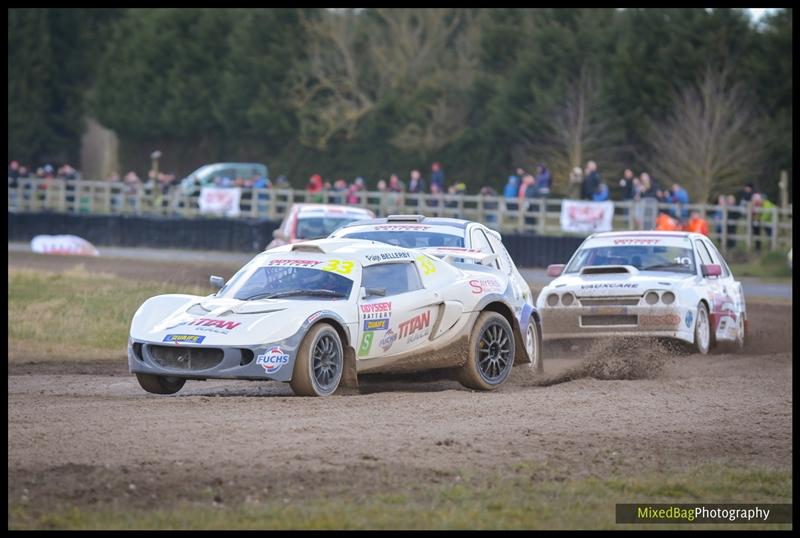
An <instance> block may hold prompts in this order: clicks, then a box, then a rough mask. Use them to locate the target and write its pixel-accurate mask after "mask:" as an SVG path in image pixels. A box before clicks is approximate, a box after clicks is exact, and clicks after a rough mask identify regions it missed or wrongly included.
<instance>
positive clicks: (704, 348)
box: [694, 303, 711, 355]
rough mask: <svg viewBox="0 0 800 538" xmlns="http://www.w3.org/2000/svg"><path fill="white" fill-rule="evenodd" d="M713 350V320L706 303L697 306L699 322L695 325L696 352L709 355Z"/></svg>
mask: <svg viewBox="0 0 800 538" xmlns="http://www.w3.org/2000/svg"><path fill="white" fill-rule="evenodd" d="M710 349H711V319H710V318H709V316H708V307H707V306H706V305H705V303H699V304H698V305H697V320H696V321H695V323H694V351H696V352H697V353H700V354H701V355H708V351H709V350H710Z"/></svg>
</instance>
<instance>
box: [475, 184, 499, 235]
mask: <svg viewBox="0 0 800 538" xmlns="http://www.w3.org/2000/svg"><path fill="white" fill-rule="evenodd" d="M479 194H480V195H481V196H486V197H488V198H489V200H485V201H484V202H483V209H484V211H486V213H484V216H483V219H484V222H485V223H486V224H489V225H491V224H496V223H497V201H496V200H497V191H496V190H494V189H493V188H491V187H490V186H488V185H486V186H484V187H481V190H480V192H479Z"/></svg>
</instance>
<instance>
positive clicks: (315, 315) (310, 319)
mask: <svg viewBox="0 0 800 538" xmlns="http://www.w3.org/2000/svg"><path fill="white" fill-rule="evenodd" d="M321 315H322V310H320V311H319V312H314V313H313V314H311V315H310V316H308V319H307V320H306V321H307V322H309V323H314V322H315V321H317V320H318V319H319V317H320V316H321Z"/></svg>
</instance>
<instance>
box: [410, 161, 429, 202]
mask: <svg viewBox="0 0 800 538" xmlns="http://www.w3.org/2000/svg"><path fill="white" fill-rule="evenodd" d="M408 192H409V193H410V194H420V193H424V192H425V179H423V177H422V174H420V173H419V170H416V169H415V170H412V171H411V178H410V179H409V180H408ZM417 203H418V201H417V199H416V198H410V199H409V200H408V205H409V206H414V207H415V206H416V205H417Z"/></svg>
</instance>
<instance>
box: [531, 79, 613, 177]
mask: <svg viewBox="0 0 800 538" xmlns="http://www.w3.org/2000/svg"><path fill="white" fill-rule="evenodd" d="M601 98H602V96H601V92H600V88H599V84H598V81H597V78H596V76H595V75H594V74H593V73H592V71H591V70H590V68H589V66H588V65H586V64H583V65H582V66H581V68H580V69H579V70H578V73H577V74H576V75H574V76H572V77H568V78H567V80H566V81H565V91H564V97H563V99H562V100H561V101H559V102H557V103H556V104H555V105H554V106H553V107H552V108H551V110H550V113H549V114H548V115H546V117H547V122H546V125H547V127H546V128H545V130H543V131H532V130H530V129H522V134H523V136H524V138H525V141H524V142H523V144H522V145H521V146H520V148H519V149H518V152H519V153H521V155H519V153H518V155H519V156H524V155H526V154H527V155H536V156H537V157H540V158H541V160H543V161H545V162H547V163H549V165H550V170H551V173H552V175H553V185H554V186H555V185H556V184H561V185H566V182H567V181H568V177H569V173H570V171H571V170H572V169H573V168H574V167H576V166H583V164H584V163H585V161H586V160H588V159H595V160H598V157H600V158H602V157H606V158H607V156H608V155H609V154H610V153H613V152H615V151H616V150H617V149H618V148H617V147H616V146H615V145H614V144H613V142H612V141H611V140H610V138H609V136H608V129H609V127H610V122H609V121H608V120H607V119H606V118H604V117H602V115H601V113H600V108H599V105H600V102H601Z"/></svg>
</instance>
